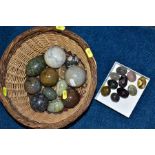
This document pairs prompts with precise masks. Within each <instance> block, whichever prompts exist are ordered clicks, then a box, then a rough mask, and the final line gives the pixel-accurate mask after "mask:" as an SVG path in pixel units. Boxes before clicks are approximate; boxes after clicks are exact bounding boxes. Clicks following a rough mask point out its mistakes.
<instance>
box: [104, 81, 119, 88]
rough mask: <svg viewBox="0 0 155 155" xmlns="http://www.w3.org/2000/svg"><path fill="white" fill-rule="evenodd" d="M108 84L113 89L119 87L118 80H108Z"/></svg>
mask: <svg viewBox="0 0 155 155" xmlns="http://www.w3.org/2000/svg"><path fill="white" fill-rule="evenodd" d="M107 83H108V86H109V87H110V88H111V89H116V88H117V87H118V83H117V81H115V80H108V82H107Z"/></svg>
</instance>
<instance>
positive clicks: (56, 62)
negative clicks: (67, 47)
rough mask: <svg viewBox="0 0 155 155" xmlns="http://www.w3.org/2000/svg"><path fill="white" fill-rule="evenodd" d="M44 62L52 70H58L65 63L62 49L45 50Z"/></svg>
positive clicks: (55, 47)
mask: <svg viewBox="0 0 155 155" xmlns="http://www.w3.org/2000/svg"><path fill="white" fill-rule="evenodd" d="M44 59H45V62H46V64H47V65H48V66H50V67H52V68H60V67H61V66H62V65H63V64H64V63H65V61H66V54H65V51H64V49H62V48H60V47H58V46H54V47H51V48H49V49H48V50H47V52H46V53H45V55H44Z"/></svg>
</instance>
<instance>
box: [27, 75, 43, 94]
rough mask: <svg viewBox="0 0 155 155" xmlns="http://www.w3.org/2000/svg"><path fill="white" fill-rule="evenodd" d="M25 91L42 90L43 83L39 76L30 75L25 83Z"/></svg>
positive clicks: (31, 92)
mask: <svg viewBox="0 0 155 155" xmlns="http://www.w3.org/2000/svg"><path fill="white" fill-rule="evenodd" d="M24 88H25V91H26V92H27V93H29V94H35V93H38V92H39V91H40V90H41V84H40V81H39V79H38V78H35V77H29V78H27V79H26V81H25V83H24Z"/></svg>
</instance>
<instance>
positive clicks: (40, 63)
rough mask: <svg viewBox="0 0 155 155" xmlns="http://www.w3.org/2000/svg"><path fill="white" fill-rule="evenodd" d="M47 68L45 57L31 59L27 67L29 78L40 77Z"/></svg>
mask: <svg viewBox="0 0 155 155" xmlns="http://www.w3.org/2000/svg"><path fill="white" fill-rule="evenodd" d="M45 67H46V63H45V60H44V57H43V56H42V55H41V56H37V57H35V58H33V59H31V60H30V61H29V62H28V64H27V65H26V75H27V76H38V75H39V74H40V73H41V72H42V71H43V70H44V69H45Z"/></svg>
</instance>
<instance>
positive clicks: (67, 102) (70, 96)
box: [62, 88, 80, 108]
mask: <svg viewBox="0 0 155 155" xmlns="http://www.w3.org/2000/svg"><path fill="white" fill-rule="evenodd" d="M62 101H63V103H64V106H65V107H66V108H73V107H75V106H76V105H77V104H78V103H79V101H80V95H79V93H78V92H77V91H76V90H75V89H72V88H69V89H68V90H67V98H66V99H62Z"/></svg>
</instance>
